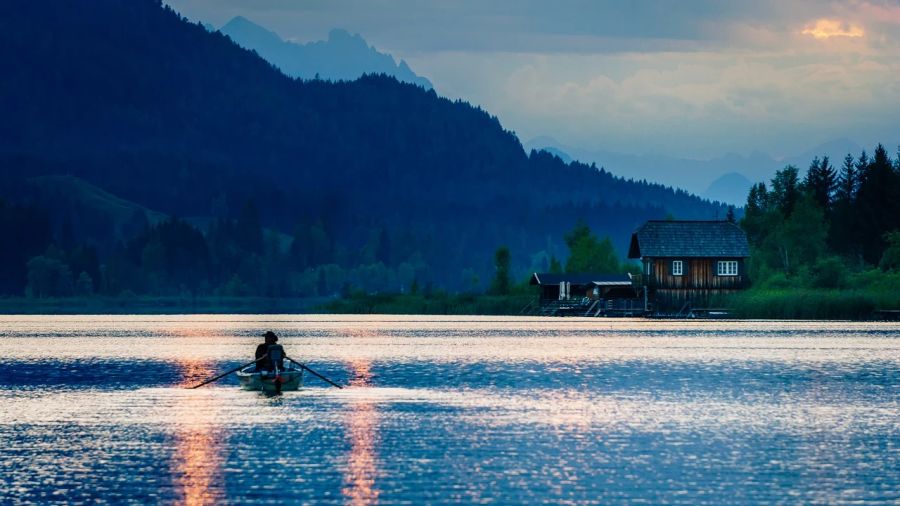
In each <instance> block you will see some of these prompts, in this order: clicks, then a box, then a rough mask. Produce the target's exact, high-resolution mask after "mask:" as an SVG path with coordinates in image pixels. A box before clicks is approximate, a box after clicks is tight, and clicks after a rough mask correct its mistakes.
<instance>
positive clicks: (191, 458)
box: [172, 360, 225, 505]
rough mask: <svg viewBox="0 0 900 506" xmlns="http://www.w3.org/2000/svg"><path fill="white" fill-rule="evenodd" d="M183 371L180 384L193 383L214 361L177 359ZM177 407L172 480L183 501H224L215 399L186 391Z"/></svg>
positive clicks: (207, 370)
mask: <svg viewBox="0 0 900 506" xmlns="http://www.w3.org/2000/svg"><path fill="white" fill-rule="evenodd" d="M178 365H179V367H180V368H181V370H182V383H181V384H180V385H178V386H179V387H185V386H190V385H194V384H196V383H197V382H198V378H199V379H200V380H202V379H205V378H207V377H208V376H209V371H211V370H212V366H213V364H212V363H210V362H207V361H199V360H184V361H179V362H178ZM179 401H180V403H181V404H180V405H179V406H177V409H176V410H175V411H176V413H177V415H178V419H177V420H175V423H176V425H175V434H174V444H175V451H174V455H173V457H172V481H173V485H174V487H175V491H176V496H177V497H178V502H179V503H180V504H186V505H205V504H217V503H221V502H222V501H223V500H224V499H225V496H224V487H223V486H222V472H221V464H222V452H221V451H220V450H221V443H220V441H221V439H220V437H219V436H220V435H219V434H218V433H217V431H216V430H215V425H214V418H215V416H216V399H215V398H214V397H211V396H210V395H209V393H205V392H203V391H202V390H185V395H184V396H183V397H181V398H180V399H179Z"/></svg>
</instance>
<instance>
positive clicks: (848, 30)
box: [800, 18, 866, 39]
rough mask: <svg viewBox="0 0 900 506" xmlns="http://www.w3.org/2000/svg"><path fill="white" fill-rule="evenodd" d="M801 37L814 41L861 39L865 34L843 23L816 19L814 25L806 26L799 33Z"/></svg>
mask: <svg viewBox="0 0 900 506" xmlns="http://www.w3.org/2000/svg"><path fill="white" fill-rule="evenodd" d="M800 33H802V34H803V35H811V36H812V37H814V38H816V39H830V38H831V37H850V38H856V37H862V36H863V35H865V34H866V32H865V31H864V30H863V29H862V27H860V26H858V25H853V24H850V23H845V22H843V21H839V20H837V19H826V18H822V19H817V20H816V21H815V23H813V24H810V25H807V26H806V28H805V29H804V30H803V31H802V32H800Z"/></svg>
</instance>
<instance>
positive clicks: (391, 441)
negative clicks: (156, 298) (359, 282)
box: [0, 315, 900, 504]
mask: <svg viewBox="0 0 900 506" xmlns="http://www.w3.org/2000/svg"><path fill="white" fill-rule="evenodd" d="M269 329H271V330H274V331H275V332H276V333H278V334H279V335H281V336H282V339H281V341H280V343H281V344H284V345H285V348H286V349H287V352H288V353H289V354H290V355H291V356H293V357H294V358H298V359H301V361H303V362H305V363H307V364H308V365H310V366H311V367H313V368H314V369H316V370H317V371H318V372H320V373H323V374H325V375H326V376H328V377H330V378H332V379H334V380H336V381H338V382H341V383H346V384H349V385H351V386H350V387H349V388H346V389H344V390H338V389H335V388H328V387H327V385H325V384H324V383H321V382H319V381H318V380H316V379H315V378H312V377H310V376H308V375H307V377H306V382H307V385H306V387H304V388H303V389H302V390H301V391H298V392H287V393H285V394H284V395H282V396H280V397H266V396H264V395H262V394H258V393H256V392H246V391H240V390H239V389H238V387H237V380H236V379H235V378H234V377H233V375H232V376H231V377H229V378H226V379H225V380H222V381H220V382H218V383H214V384H212V385H208V386H206V387H203V388H200V389H197V390H187V389H185V388H184V386H186V385H191V384H194V383H196V382H198V381H201V380H203V379H206V378H207V377H210V376H212V375H214V374H215V373H216V372H217V371H225V370H227V369H228V368H232V367H236V366H237V365H240V364H241V363H244V362H247V361H248V360H252V354H253V351H254V349H255V345H256V344H257V343H258V342H260V341H261V339H260V338H259V337H256V336H257V335H258V334H260V333H261V332H262V331H265V330H269ZM31 501H33V502H41V503H46V502H67V503H77V502H84V503H88V502H90V503H94V502H109V503H121V502H140V503H146V502H152V503H156V502H163V503H169V502H178V503H187V504H206V503H222V502H225V503H267V502H268V503H286V502H315V503H336V504H376V503H384V504H397V503H407V504H423V503H446V502H459V503H482V502H484V503H488V502H492V503H501V504H502V503H525V502H528V503H534V502H553V503H558V502H566V503H602V504H610V503H626V502H628V503H635V502H644V503H684V504H701V503H706V504H722V503H759V502H781V503H817V502H819V503H850V502H854V503H856V502H862V503H892V504H897V503H900V324H897V323H846V322H826V323H822V322H728V321H702V322H695V321H691V322H688V321H676V322H672V321H645V320H605V319H575V318H571V319H559V318H557V319H540V318H469V317H463V318H454V317H450V318H444V317H402V316H401V317H397V316H375V317H371V316H364V317H351V316H292V315H286V316H268V315H267V316H232V315H194V316H50V317H48V316H0V503H17V502H31Z"/></svg>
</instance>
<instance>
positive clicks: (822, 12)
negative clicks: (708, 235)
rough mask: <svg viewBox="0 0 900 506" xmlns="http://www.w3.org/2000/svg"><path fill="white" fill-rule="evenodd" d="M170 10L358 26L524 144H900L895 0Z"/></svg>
mask: <svg viewBox="0 0 900 506" xmlns="http://www.w3.org/2000/svg"><path fill="white" fill-rule="evenodd" d="M167 3H168V4H169V5H171V6H172V7H173V8H175V9H176V10H177V11H179V12H181V13H182V14H183V15H185V16H187V17H188V18H190V19H192V20H201V21H204V22H209V23H212V24H213V25H215V26H221V25H223V24H224V23H226V22H227V21H228V20H229V19H231V18H232V17H234V16H237V15H242V16H245V17H247V18H248V19H250V20H252V21H254V22H256V23H258V24H261V25H263V26H266V27H267V28H269V29H271V30H273V31H275V32H277V33H278V34H279V35H281V36H282V38H285V39H288V40H293V41H296V42H307V41H311V40H322V39H325V38H326V37H327V33H328V31H329V30H330V29H332V28H344V29H347V30H348V31H351V32H356V33H359V34H361V35H362V36H363V37H364V38H365V39H366V40H367V41H368V42H369V43H370V44H372V45H374V46H375V47H376V48H378V49H379V50H381V51H385V52H388V53H391V54H393V55H394V56H395V57H397V58H402V59H404V60H406V61H407V63H408V64H409V65H410V67H412V69H413V70H414V71H415V72H416V73H417V74H419V75H423V76H425V77H427V78H429V79H430V80H431V81H432V82H433V83H434V86H435V89H436V90H437V91H438V93H440V94H441V95H444V96H448V97H451V98H461V99H464V100H467V101H469V102H471V103H474V104H478V105H481V106H482V107H484V108H485V109H486V110H488V111H489V112H491V113H492V114H494V115H496V116H498V117H499V118H500V121H501V123H502V124H503V125H504V126H505V127H506V128H507V129H510V130H513V131H515V132H516V133H517V134H518V135H519V138H520V139H521V140H522V141H523V142H527V141H528V140H529V139H532V138H534V137H538V136H549V137H552V138H554V139H556V140H557V141H558V142H559V143H561V144H564V145H570V146H577V147H579V148H581V149H590V150H607V151H613V152H619V153H633V154H664V155H668V156H674V157H682V158H692V159H708V158H713V157H718V156H722V155H724V154H727V153H737V154H742V155H746V154H750V153H752V152H764V153H767V154H769V155H772V156H775V157H782V156H791V155H796V154H798V153H802V152H806V151H808V150H809V149H811V148H813V147H815V146H816V145H819V144H822V143H825V142H829V141H833V140H835V139H841V138H847V139H850V140H852V141H853V142H855V143H857V144H859V145H862V146H872V145H874V144H875V143H877V142H882V143H884V144H885V145H887V146H889V147H890V146H895V147H896V145H897V143H898V142H900V128H898V127H900V79H897V76H900V59H898V58H897V56H898V55H900V0H897V1H833V2H832V1H821V0H820V1H813V0H799V1H793V2H791V1H776V0H754V1H752V2H750V1H733V2H726V1H712V0H682V1H674V0H671V1H662V0H636V1H628V2H621V1H596V0H595V1H590V0H555V1H535V0H514V1H513V0H457V1H445V0H433V1H422V0H167ZM890 151H891V152H893V151H894V148H890Z"/></svg>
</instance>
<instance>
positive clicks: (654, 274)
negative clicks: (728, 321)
mask: <svg viewBox="0 0 900 506" xmlns="http://www.w3.org/2000/svg"><path fill="white" fill-rule="evenodd" d="M749 256H750V247H749V245H748V243H747V235H746V234H745V233H744V231H743V230H741V228H740V227H738V226H737V225H736V224H734V223H731V222H729V221H678V220H672V221H669V220H660V221H648V222H647V223H644V224H643V225H642V226H641V227H640V228H638V229H637V230H636V231H635V232H634V233H633V234H632V235H631V244H630V247H629V248H628V258H636V259H640V260H641V265H642V275H641V279H640V280H639V281H640V284H641V286H643V287H644V293H645V294H646V309H647V310H648V311H653V312H656V313H669V314H671V313H683V312H685V311H691V310H694V309H701V308H709V307H710V304H711V303H712V302H714V301H715V298H716V297H717V296H720V295H724V294H727V293H732V292H734V291H737V290H740V289H743V288H745V287H746V286H747V281H748V280H747V274H746V259H747V258H748V257H749Z"/></svg>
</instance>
